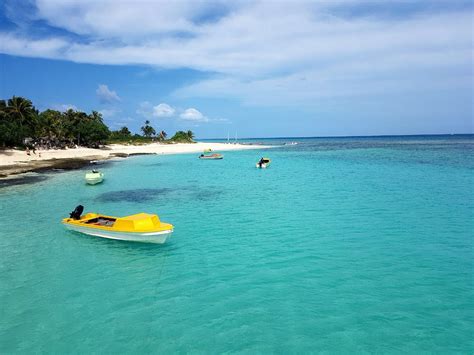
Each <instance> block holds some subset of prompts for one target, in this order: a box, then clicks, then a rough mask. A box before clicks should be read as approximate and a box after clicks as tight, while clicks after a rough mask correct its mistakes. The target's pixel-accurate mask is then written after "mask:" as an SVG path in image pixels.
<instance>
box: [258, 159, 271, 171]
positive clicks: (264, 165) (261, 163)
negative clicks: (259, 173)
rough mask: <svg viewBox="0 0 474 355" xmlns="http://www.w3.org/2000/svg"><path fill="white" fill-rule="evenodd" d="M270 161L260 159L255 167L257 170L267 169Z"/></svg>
mask: <svg viewBox="0 0 474 355" xmlns="http://www.w3.org/2000/svg"><path fill="white" fill-rule="evenodd" d="M271 162H272V161H271V160H270V158H261V159H260V160H259V161H258V163H257V164H255V166H256V167H257V168H259V169H265V168H268V167H269V166H270V163H271Z"/></svg>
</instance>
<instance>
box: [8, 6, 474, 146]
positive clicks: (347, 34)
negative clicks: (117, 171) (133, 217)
mask: <svg viewBox="0 0 474 355" xmlns="http://www.w3.org/2000/svg"><path fill="white" fill-rule="evenodd" d="M0 6H1V13H0V79H1V80H0V97H2V98H8V97H11V96H13V95H17V96H25V97H28V98H30V99H32V100H33V102H34V104H35V105H36V106H37V107H38V108H39V109H40V110H44V109H46V108H51V107H52V108H56V109H60V110H64V109H66V108H68V107H73V108H77V109H80V110H84V111H87V112H89V111H91V110H97V111H100V112H102V114H103V116H104V118H105V120H106V122H107V123H108V124H109V125H110V126H111V127H112V128H119V127H121V126H123V125H126V126H128V127H129V128H130V129H131V130H132V131H138V129H139V127H140V126H141V125H142V124H143V122H144V120H146V119H149V120H150V121H151V122H152V124H153V126H155V127H156V128H157V129H160V130H161V129H164V130H165V131H167V132H171V133H172V132H173V131H175V130H178V129H192V130H193V131H195V132H196V134H197V136H198V137H201V138H212V137H226V136H227V134H228V133H229V134H230V135H231V136H234V134H235V133H237V134H238V136H239V137H271V136H338V135H378V134H423V133H434V134H437V133H472V132H473V101H472V100H473V99H472V97H473V61H472V56H473V47H472V44H473V30H472V24H471V23H472V21H473V5H472V2H471V1H457V0H452V1H443V0H434V1H422V2H421V1H408V0H403V1H391V2H389V3H388V4H387V2H382V1H375V0H372V1H364V0H360V1H358V0H333V1H295V2H290V1H273V2H270V1H253V2H249V1H235V2H232V3H230V2H224V1H199V0H196V1H185V0H182V1H179V2H173V3H171V2H164V1H134V2H132V1H121V0H117V1H111V0H110V1H109V0H104V1H91V0H83V1H72V0H67V1H59V0H36V1H10V0H7V1H4V2H2V4H1V5H0Z"/></svg>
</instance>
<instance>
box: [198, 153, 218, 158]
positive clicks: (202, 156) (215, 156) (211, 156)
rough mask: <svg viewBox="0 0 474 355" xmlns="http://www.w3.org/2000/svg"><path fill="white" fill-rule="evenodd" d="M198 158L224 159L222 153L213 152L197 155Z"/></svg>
mask: <svg viewBox="0 0 474 355" xmlns="http://www.w3.org/2000/svg"><path fill="white" fill-rule="evenodd" d="M199 159H204V160H206V159H207V160H219V159H224V156H223V155H222V154H218V153H214V154H208V155H205V154H201V155H200V156H199Z"/></svg>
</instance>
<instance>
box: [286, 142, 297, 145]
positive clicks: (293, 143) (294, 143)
mask: <svg viewBox="0 0 474 355" xmlns="http://www.w3.org/2000/svg"><path fill="white" fill-rule="evenodd" d="M297 144H298V142H290V143H288V142H286V143H285V145H297Z"/></svg>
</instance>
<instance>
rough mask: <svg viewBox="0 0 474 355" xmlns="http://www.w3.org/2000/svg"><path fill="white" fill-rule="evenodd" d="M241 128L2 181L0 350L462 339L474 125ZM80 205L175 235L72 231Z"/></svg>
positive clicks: (407, 343)
mask: <svg viewBox="0 0 474 355" xmlns="http://www.w3.org/2000/svg"><path fill="white" fill-rule="evenodd" d="M249 142H253V143H255V142H261V143H265V144H272V145H275V147H274V148H271V149H268V150H265V151H262V150H249V151H238V152H224V156H225V157H224V159H223V160H221V161H201V160H199V159H198V158H197V156H198V154H185V155H173V156H170V155H168V156H164V155H160V156H159V155H153V156H137V157H132V158H128V159H124V160H122V161H118V162H113V163H106V164H104V165H103V166H101V167H100V168H101V170H102V171H103V172H104V173H105V175H106V180H105V181H104V183H103V184H101V185H96V186H87V185H85V184H84V173H85V171H86V170H84V169H83V170H75V171H67V172H51V173H45V174H41V175H39V176H35V175H33V176H32V178H31V183H28V184H22V185H13V186H10V185H3V186H2V187H1V188H0V353H15V352H19V353H32V352H41V353H71V352H72V353H102V352H108V353H145V352H157V353H176V352H178V353H208V352H211V353H226V352H230V353H235V352H237V353H281V354H286V353H308V352H320V351H325V352H327V353H335V352H337V353H354V352H355V353H359V352H377V353H419V352H436V353H464V354H472V353H473V351H474V285H473V280H474V278H473V275H474V249H473V237H474V236H473V234H474V232H473V231H474V191H473V189H474V154H473V153H474V137H473V136H418V137H374V138H370V137H367V138H314V139H310V138H306V139H301V138H290V139H274V140H263V139H260V140H251V141H249ZM289 142H297V143H298V144H297V145H284V144H285V143H289ZM261 156H268V157H270V158H271V159H272V165H271V167H270V168H268V169H266V170H263V169H262V170H259V169H256V168H255V163H256V162H257V161H258V159H259V158H260V157H261ZM78 204H83V205H84V206H85V208H86V210H87V211H98V212H102V213H106V214H110V215H127V214H132V213H136V212H141V211H143V212H152V213H157V214H159V216H160V218H161V219H162V220H163V221H166V222H170V223H172V224H174V225H175V233H174V235H173V237H172V238H171V240H170V241H169V242H168V243H167V244H165V245H145V244H133V243H127V242H119V241H110V240H104V239H100V238H96V237H89V236H84V235H81V234H77V233H74V232H69V231H66V230H65V229H64V228H63V226H62V225H61V223H60V221H61V218H63V217H66V216H68V213H69V212H70V211H72V210H73V209H74V207H75V206H76V205H78Z"/></svg>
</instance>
